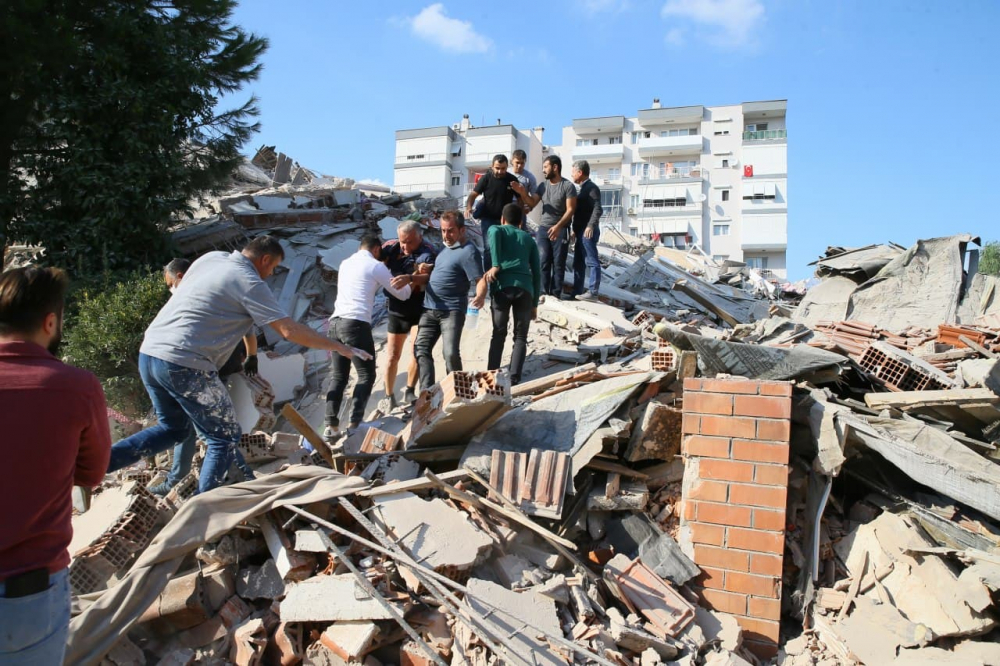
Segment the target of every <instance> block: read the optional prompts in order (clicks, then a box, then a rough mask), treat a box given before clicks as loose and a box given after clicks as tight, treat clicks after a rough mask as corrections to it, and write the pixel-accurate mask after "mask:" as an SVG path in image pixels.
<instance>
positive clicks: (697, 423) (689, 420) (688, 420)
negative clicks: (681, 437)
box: [681, 413, 701, 435]
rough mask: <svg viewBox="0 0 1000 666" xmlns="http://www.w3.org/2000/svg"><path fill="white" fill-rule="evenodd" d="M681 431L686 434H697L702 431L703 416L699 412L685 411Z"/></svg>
mask: <svg viewBox="0 0 1000 666" xmlns="http://www.w3.org/2000/svg"><path fill="white" fill-rule="evenodd" d="M681 432H682V433H684V434H685V435H697V434H698V433H700V432H701V417H700V416H698V415H697V414H688V413H685V414H684V415H683V416H682V417H681Z"/></svg>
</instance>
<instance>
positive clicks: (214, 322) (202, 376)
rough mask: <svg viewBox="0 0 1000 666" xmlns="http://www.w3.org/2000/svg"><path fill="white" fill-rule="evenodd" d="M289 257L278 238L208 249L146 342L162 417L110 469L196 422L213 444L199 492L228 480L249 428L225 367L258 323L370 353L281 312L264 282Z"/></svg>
mask: <svg viewBox="0 0 1000 666" xmlns="http://www.w3.org/2000/svg"><path fill="white" fill-rule="evenodd" d="M284 256H285V251H284V250H283V249H282V247H281V245H280V244H279V243H278V241H277V240H276V239H274V238H272V237H271V236H258V237H257V238H255V239H254V240H253V241H251V242H250V244H249V245H247V246H246V247H245V248H244V249H243V251H242V252H232V253H228V254H227V253H226V252H209V253H207V254H205V255H204V256H202V257H200V258H199V259H198V260H197V261H195V262H194V263H193V264H191V268H190V269H188V272H187V273H186V274H185V275H184V281H183V282H182V283H181V287H180V289H178V290H177V293H176V294H174V296H173V297H172V298H171V299H170V300H169V301H167V304H166V305H164V306H163V308H162V309H161V310H160V312H159V314H158V315H156V318H155V319H154V320H153V323H152V324H150V325H149V328H148V329H146V337H145V339H144V340H143V343H142V346H141V347H140V348H139V374H140V376H141V377H142V383H143V384H144V385H145V386H146V391H147V392H148V393H149V397H150V399H151V400H152V402H153V409H154V410H155V411H156V416H157V418H158V419H159V423H158V424H157V425H155V426H153V427H152V428H147V429H145V430H143V431H142V432H139V433H136V434H135V435H132V436H131V437H128V438H126V439H123V440H121V441H120V442H117V443H116V444H115V445H114V446H113V447H112V449H111V463H110V465H109V466H108V472H113V471H115V470H118V469H121V468H122V467H125V466H127V465H131V464H132V463H134V462H137V461H138V460H140V459H142V458H145V457H148V456H152V455H156V454H157V453H159V452H160V451H164V450H166V449H167V448H169V447H171V446H173V445H174V444H176V443H177V442H182V441H184V440H185V439H186V438H187V437H188V436H189V435H190V432H191V429H192V428H194V429H196V430H197V431H198V434H199V435H200V437H201V439H202V440H203V441H204V442H205V444H206V445H207V447H208V449H207V451H206V453H205V462H204V463H203V464H202V467H201V477H200V479H199V482H198V491H199V492H206V491H208V490H211V489H212V488H215V487H217V486H219V485H220V484H221V483H222V479H223V477H224V476H225V474H226V472H227V471H228V469H229V466H230V464H231V463H232V461H233V457H234V455H235V451H236V445H237V443H238V442H239V441H240V435H241V434H242V433H241V431H240V424H239V422H238V421H237V420H236V409H235V408H234V407H233V401H232V399H231V398H230V397H229V392H228V391H226V387H225V385H224V384H223V383H222V381H221V380H220V379H219V372H218V369H219V368H220V367H221V366H222V364H223V363H225V361H226V359H227V358H228V357H229V355H230V354H231V353H232V351H233V347H234V346H235V345H236V342H237V341H238V340H239V339H240V338H241V337H242V336H244V335H245V334H246V333H247V331H248V330H250V326H251V325H252V324H256V325H257V326H261V327H264V326H270V327H272V328H273V329H274V330H275V331H276V332H277V333H278V334H279V335H281V336H282V337H283V338H285V339H287V340H290V341H291V342H294V343H296V344H300V345H303V346H305V347H311V348H313V349H326V350H329V351H334V352H337V353H338V354H340V355H342V356H346V357H347V358H350V357H351V356H353V355H354V354H356V353H358V354H360V355H362V356H367V354H366V353H365V352H358V351H357V350H352V349H351V348H350V347H348V346H347V345H344V344H342V343H340V342H336V341H332V340H328V339H327V338H325V337H324V336H322V335H320V334H319V333H316V332H315V331H314V330H312V329H311V328H309V327H308V326H306V325H304V324H300V323H298V322H296V321H293V320H292V319H291V317H289V316H288V315H286V314H285V313H284V312H282V310H281V308H280V307H279V306H278V303H277V301H276V300H275V298H274V294H273V293H272V292H271V288H270V287H268V286H267V283H266V282H264V280H265V279H267V278H268V277H270V275H271V273H273V272H274V269H275V268H276V267H277V266H278V264H280V263H281V260H282V259H283V258H284Z"/></svg>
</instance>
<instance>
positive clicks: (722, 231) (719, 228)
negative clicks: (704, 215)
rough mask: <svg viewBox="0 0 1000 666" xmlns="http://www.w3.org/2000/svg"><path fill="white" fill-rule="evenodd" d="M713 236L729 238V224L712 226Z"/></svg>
mask: <svg viewBox="0 0 1000 666" xmlns="http://www.w3.org/2000/svg"><path fill="white" fill-rule="evenodd" d="M712 235H713V236H728V235H729V225H728V224H713V225H712Z"/></svg>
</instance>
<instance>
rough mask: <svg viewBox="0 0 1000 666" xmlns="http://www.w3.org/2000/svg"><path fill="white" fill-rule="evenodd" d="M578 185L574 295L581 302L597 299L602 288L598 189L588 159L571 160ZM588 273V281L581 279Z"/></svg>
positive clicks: (575, 220) (601, 209) (574, 219)
mask: <svg viewBox="0 0 1000 666" xmlns="http://www.w3.org/2000/svg"><path fill="white" fill-rule="evenodd" d="M570 175H571V176H572V177H573V182H574V183H576V184H577V185H578V186H579V187H580V191H579V193H577V197H576V210H575V211H574V212H573V236H574V238H575V240H574V244H573V295H574V296H576V297H577V298H578V299H580V300H582V301H596V300H597V294H598V292H599V291H600V289H601V258H600V255H599V254H598V252H597V243H598V241H600V240H601V215H602V214H603V213H604V209H603V208H601V188H599V187H597V184H596V183H595V182H594V181H592V180H591V179H590V164H589V163H588V162H587V160H577V161H576V162H573V170H572V172H571V173H570ZM587 273H590V282H588V283H587V284H586V287H587V289H586V291H584V282H586V279H587Z"/></svg>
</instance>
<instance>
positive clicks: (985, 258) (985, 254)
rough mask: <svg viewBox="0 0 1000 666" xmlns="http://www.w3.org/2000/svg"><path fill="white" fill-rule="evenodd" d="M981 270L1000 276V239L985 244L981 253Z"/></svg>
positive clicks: (987, 273) (981, 271)
mask: <svg viewBox="0 0 1000 666" xmlns="http://www.w3.org/2000/svg"><path fill="white" fill-rule="evenodd" d="M979 272H980V273H984V274H986V275H995V276H998V277H1000V241H990V242H989V243H986V244H985V245H983V250H982V252H981V253H980V254H979Z"/></svg>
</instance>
